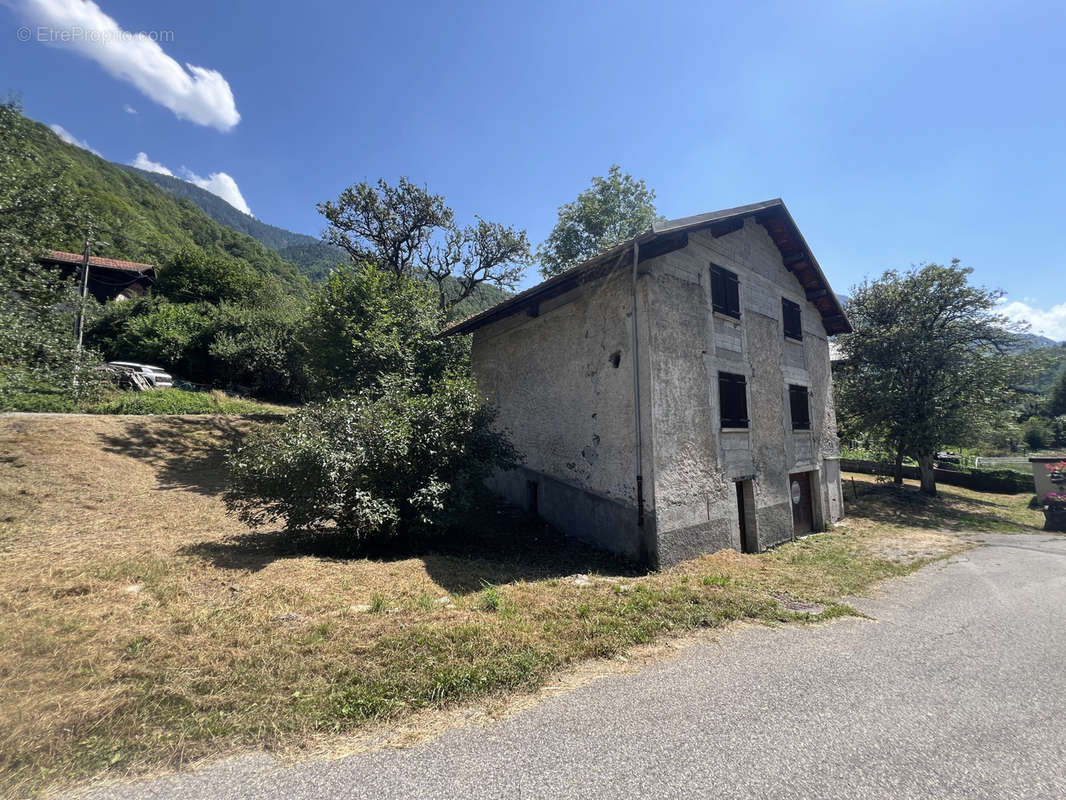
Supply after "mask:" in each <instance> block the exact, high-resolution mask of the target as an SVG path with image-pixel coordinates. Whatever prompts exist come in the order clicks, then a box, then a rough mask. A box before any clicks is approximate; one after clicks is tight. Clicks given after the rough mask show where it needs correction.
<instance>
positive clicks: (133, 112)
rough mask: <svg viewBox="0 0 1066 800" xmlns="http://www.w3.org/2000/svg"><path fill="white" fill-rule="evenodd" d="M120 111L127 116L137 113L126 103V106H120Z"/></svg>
mask: <svg viewBox="0 0 1066 800" xmlns="http://www.w3.org/2000/svg"><path fill="white" fill-rule="evenodd" d="M122 110H123V111H125V112H126V113H127V114H136V113H137V109H135V108H134V107H133V106H131V105H130V104H129V103H126V105H124V106H122Z"/></svg>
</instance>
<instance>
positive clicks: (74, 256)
mask: <svg viewBox="0 0 1066 800" xmlns="http://www.w3.org/2000/svg"><path fill="white" fill-rule="evenodd" d="M38 260H40V261H48V262H51V263H55V264H76V265H78V266H81V263H82V261H84V260H85V256H84V255H81V254H80V253H64V252H63V251H61V250H48V251H47V252H46V253H45V254H44V255H43V256H41V258H40V259H38ZM89 266H90V267H103V268H106V269H120V270H123V271H125V272H151V271H153V270H154V269H155V265H154V264H141V263H139V262H137V261H119V260H118V259H117V258H101V257H100V256H89Z"/></svg>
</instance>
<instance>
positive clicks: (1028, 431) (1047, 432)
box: [1022, 417, 1052, 450]
mask: <svg viewBox="0 0 1066 800" xmlns="http://www.w3.org/2000/svg"><path fill="white" fill-rule="evenodd" d="M1022 438H1023V439H1024V440H1025V443H1026V445H1028V447H1029V449H1030V450H1043V449H1044V448H1045V447H1047V446H1048V445H1050V444H1051V440H1052V431H1051V427H1050V426H1049V425H1048V422H1047V420H1045V419H1042V418H1040V417H1029V419H1027V420H1026V421H1025V425H1024V426H1023V427H1022Z"/></svg>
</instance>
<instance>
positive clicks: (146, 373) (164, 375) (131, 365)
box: [107, 361, 174, 389]
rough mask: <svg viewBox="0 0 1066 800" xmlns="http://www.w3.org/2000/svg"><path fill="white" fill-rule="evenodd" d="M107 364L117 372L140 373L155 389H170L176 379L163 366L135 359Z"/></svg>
mask: <svg viewBox="0 0 1066 800" xmlns="http://www.w3.org/2000/svg"><path fill="white" fill-rule="evenodd" d="M107 365H108V366H109V367H112V368H114V369H115V370H116V371H117V372H127V373H129V372H133V373H136V374H138V375H140V376H141V377H142V378H143V379H144V380H145V382H146V383H147V384H148V385H149V386H151V387H152V388H153V389H169V388H171V387H172V386H173V385H174V379H173V378H172V377H171V376H170V373H168V372H166V371H165V370H164V369H163V368H162V367H153V366H152V365H151V364H137V363H135V362H133V361H108V362H107Z"/></svg>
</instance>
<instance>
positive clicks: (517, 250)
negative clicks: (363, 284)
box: [318, 178, 532, 309]
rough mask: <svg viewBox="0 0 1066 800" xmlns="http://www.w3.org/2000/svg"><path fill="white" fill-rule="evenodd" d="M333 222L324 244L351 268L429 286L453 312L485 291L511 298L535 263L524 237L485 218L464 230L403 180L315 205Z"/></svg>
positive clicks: (437, 200) (444, 208)
mask: <svg viewBox="0 0 1066 800" xmlns="http://www.w3.org/2000/svg"><path fill="white" fill-rule="evenodd" d="M318 210H319V212H320V213H321V214H322V215H323V216H324V217H325V218H326V220H327V221H328V222H329V228H327V229H326V231H325V234H324V235H325V238H326V240H327V241H328V242H330V243H331V244H335V245H337V246H338V247H341V248H343V249H344V250H345V251H346V252H347V253H348V255H349V256H350V257H351V260H352V262H353V263H354V264H359V265H362V264H368V263H369V264H374V265H376V266H377V267H378V268H379V269H382V270H385V271H387V272H390V273H392V274H393V275H394V276H396V277H398V278H422V279H428V280H429V281H431V282H432V283H433V285H434V286H435V287H436V289H437V304H438V306H439V307H440V308H443V309H449V308H451V307H452V306H455V305H457V304H459V303H461V302H462V301H463V300H466V299H467V298H468V297H470V296H471V295H472V294H473V293H474V292H475V291H476V290H477V288H478V287H479V286H481V285H485V284H487V285H494V286H499V287H502V288H504V289H510V290H513V289H514V288H515V286H516V285H517V283H518V281H519V280H520V279H521V278H522V274H523V272H524V271H525V268H526V267H527V266H528V265H529V264H530V262H531V261H532V256H531V254H530V247H529V240H528V239H527V237H526V232H525V231H519V230H516V229H515V228H512V227H508V226H506V225H503V224H501V223H498V222H487V221H485V220H483V219H481V218H477V221H476V223H475V224H473V225H468V226H466V227H460V226H458V225H457V224H456V222H455V214H454V212H453V211H452V209H451V208H449V207H448V205H447V204H446V203H445V202H444V198H443V197H441V196H440V195H436V194H431V193H430V192H429V190H428V189H426V188H425V187H423V186H418V185H417V184H414V183H412V182H411V181H409V180H407V178H400V181H399V183H398V184H397V185H396V186H391V185H389V184H388V183H386V182H385V181H384V180H379V181H378V182H377V184H376V185H375V186H372V185H370V184H368V183H358V184H355V185H354V186H350V187H348V188H347V189H345V190H344V191H343V192H342V193H341V195H340V197H339V198H337V202H335V203H334V202H331V201H327V202H325V203H319V204H318Z"/></svg>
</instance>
